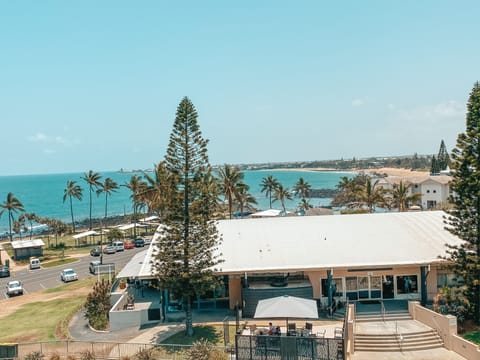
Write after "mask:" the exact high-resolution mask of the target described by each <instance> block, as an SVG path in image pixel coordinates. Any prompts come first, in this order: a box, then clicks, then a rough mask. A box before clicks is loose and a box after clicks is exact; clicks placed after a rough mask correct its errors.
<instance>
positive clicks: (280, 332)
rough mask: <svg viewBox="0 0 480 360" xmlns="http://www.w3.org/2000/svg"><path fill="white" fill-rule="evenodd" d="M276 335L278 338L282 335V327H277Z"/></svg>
mask: <svg viewBox="0 0 480 360" xmlns="http://www.w3.org/2000/svg"><path fill="white" fill-rule="evenodd" d="M275 335H277V336H280V335H282V330H281V329H280V326H277V327H276V328H275Z"/></svg>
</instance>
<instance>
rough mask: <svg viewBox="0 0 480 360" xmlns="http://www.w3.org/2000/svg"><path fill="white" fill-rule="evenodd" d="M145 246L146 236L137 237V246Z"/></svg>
mask: <svg viewBox="0 0 480 360" xmlns="http://www.w3.org/2000/svg"><path fill="white" fill-rule="evenodd" d="M144 246H145V239H144V238H136V239H135V247H144Z"/></svg>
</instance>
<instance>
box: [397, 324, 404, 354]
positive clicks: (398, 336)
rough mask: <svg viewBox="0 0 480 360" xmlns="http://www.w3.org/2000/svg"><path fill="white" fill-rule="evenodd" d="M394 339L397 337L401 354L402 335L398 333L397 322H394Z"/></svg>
mask: <svg viewBox="0 0 480 360" xmlns="http://www.w3.org/2000/svg"><path fill="white" fill-rule="evenodd" d="M395 337H397V342H398V346H399V347H400V352H403V335H402V334H401V333H400V332H399V331H398V321H395Z"/></svg>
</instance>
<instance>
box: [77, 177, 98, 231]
mask: <svg viewBox="0 0 480 360" xmlns="http://www.w3.org/2000/svg"><path fill="white" fill-rule="evenodd" d="M101 178H102V176H101V175H100V174H99V173H96V172H94V171H92V170H90V171H89V172H88V173H85V174H84V176H83V177H82V179H83V180H85V181H86V182H87V184H88V194H89V204H90V212H89V217H88V218H89V219H90V222H89V229H90V230H92V193H93V191H94V189H98V187H99V186H100V185H101V182H100V179H101Z"/></svg>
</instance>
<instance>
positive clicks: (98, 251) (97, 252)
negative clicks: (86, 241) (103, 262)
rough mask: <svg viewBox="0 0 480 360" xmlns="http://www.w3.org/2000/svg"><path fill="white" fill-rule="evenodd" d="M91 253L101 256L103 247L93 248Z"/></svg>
mask: <svg viewBox="0 0 480 360" xmlns="http://www.w3.org/2000/svg"><path fill="white" fill-rule="evenodd" d="M90 255H91V256H100V255H102V249H100V248H93V249H92V250H90Z"/></svg>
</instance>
